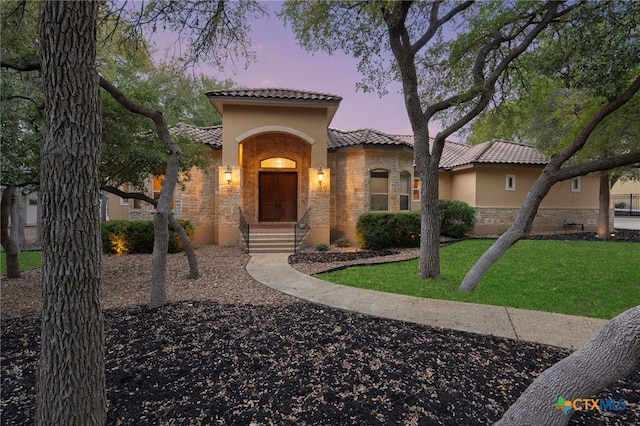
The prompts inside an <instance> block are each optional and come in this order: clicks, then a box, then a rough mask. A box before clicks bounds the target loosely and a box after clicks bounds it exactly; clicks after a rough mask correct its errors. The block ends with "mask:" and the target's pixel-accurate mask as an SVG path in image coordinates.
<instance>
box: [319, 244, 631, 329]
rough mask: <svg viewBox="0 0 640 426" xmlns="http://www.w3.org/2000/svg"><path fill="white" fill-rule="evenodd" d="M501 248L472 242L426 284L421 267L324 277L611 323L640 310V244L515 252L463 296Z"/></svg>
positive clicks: (446, 256)
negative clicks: (470, 275) (481, 262)
mask: <svg viewBox="0 0 640 426" xmlns="http://www.w3.org/2000/svg"><path fill="white" fill-rule="evenodd" d="M492 243H493V241H490V240H467V241H462V242H459V243H456V244H451V245H448V246H445V247H443V248H442V249H441V250H440V259H441V272H442V277H441V278H439V279H437V280H423V279H420V278H419V276H418V260H417V259H414V260H409V261H404V262H397V263H389V264H382V265H372V266H363V267H352V268H348V269H344V270H340V271H336V272H331V273H326V274H320V275H317V277H318V278H320V279H323V280H326V281H330V282H333V283H336V284H343V285H348V286H353V287H360V288H367V289H371V290H378V291H384V292H389V293H399V294H406V295H411V296H418V297H428V298H433V299H443V300H457V301H463V302H472V303H481V304H486V305H498V306H509V307H514V308H522V309H533V310H539V311H547V312H558V313H563V314H571V315H581V316H588V317H594V318H605V319H610V318H613V317H614V316H616V315H618V314H619V313H621V312H624V311H625V310H627V309H629V308H631V307H633V306H636V305H638V304H640V262H639V259H640V244H638V243H623V242H608V243H607V242H585V241H534V240H524V241H520V242H518V243H517V244H515V245H514V246H513V247H512V248H511V249H510V250H509V251H508V252H507V253H506V254H505V255H504V256H503V257H502V258H501V259H500V260H499V261H498V262H497V263H495V264H494V265H493V266H492V267H491V269H490V270H489V272H488V273H487V274H486V275H485V277H484V278H483V280H482V281H481V282H480V285H479V286H478V288H477V289H476V290H475V291H474V292H472V293H463V292H460V291H458V285H459V284H460V282H461V281H462V279H463V278H464V276H465V274H466V273H467V271H468V270H469V269H470V268H471V266H472V265H473V264H474V263H475V261H476V260H477V259H478V258H479V257H480V255H482V253H483V252H484V251H485V250H486V249H487V248H489V246H490V245H491V244H492Z"/></svg>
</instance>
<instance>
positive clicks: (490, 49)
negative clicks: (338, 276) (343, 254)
mask: <svg viewBox="0 0 640 426" xmlns="http://www.w3.org/2000/svg"><path fill="white" fill-rule="evenodd" d="M575 7H576V5H575V4H567V3H558V2H515V3H509V2H488V3H486V2H485V3H474V2H470V1H468V2H457V3H450V4H447V3H444V2H441V1H435V2H410V1H408V2H349V3H346V2H344V3H343V2H339V1H326V2H313V3H312V2H293V1H290V2H287V3H286V6H285V9H284V11H283V12H282V16H284V17H285V18H287V19H288V20H289V21H290V22H291V24H292V27H293V30H294V32H295V33H296V36H297V38H298V40H299V41H300V43H301V44H302V45H303V46H304V47H305V48H307V49H309V50H313V49H321V50H325V51H328V52H332V51H333V50H336V49H341V50H344V51H345V52H346V53H353V54H354V55H355V56H356V57H359V58H361V62H360V65H359V69H360V70H361V71H363V72H364V73H365V80H364V82H363V83H361V84H360V87H361V88H363V89H365V90H372V89H375V90H378V91H379V92H381V93H383V92H384V85H385V82H384V80H385V79H388V76H389V73H388V72H381V71H380V68H381V67H384V66H385V65H386V66H387V69H389V68H390V71H391V72H392V73H393V74H392V75H394V76H395V77H396V78H399V79H400V80H401V81H402V88H403V93H404V98H405V106H406V108H407V113H408V116H409V121H410V122H411V126H412V129H413V133H414V159H415V167H416V169H417V170H418V172H419V174H420V182H421V184H420V193H421V212H422V224H421V235H420V276H421V277H423V278H436V277H438V276H439V275H440V259H439V254H438V249H439V242H440V235H439V234H440V233H439V222H438V217H439V214H438V204H439V203H438V171H439V163H440V158H441V156H442V151H443V149H444V143H445V139H446V138H448V137H449V136H450V135H452V134H453V133H454V132H456V131H459V130H460V129H462V128H463V126H465V125H467V124H469V123H470V122H471V121H472V120H473V119H474V118H476V117H477V116H478V115H479V114H480V113H481V112H482V111H483V110H484V109H485V108H486V107H487V106H488V105H489V103H490V102H491V101H492V100H493V99H494V96H496V95H499V94H500V93H502V91H504V90H506V89H507V88H508V85H509V82H510V75H511V74H510V71H511V69H512V68H513V66H514V63H515V61H516V60H517V59H518V57H519V56H520V55H522V54H523V53H525V52H526V51H527V50H528V49H530V48H532V43H533V42H534V40H536V38H537V37H538V36H539V35H540V34H542V33H543V32H544V31H545V30H547V29H548V27H549V26H550V25H551V24H552V23H555V22H557V21H559V20H562V19H563V17H564V16H565V15H567V14H569V12H571V11H572V10H573V9H574V8H575ZM452 33H455V36H452V35H450V34H452ZM389 50H390V51H391V53H392V55H393V56H392V57H393V63H391V64H389V63H388V62H387V63H385V59H384V58H385V57H386V56H385V53H386V52H388V51H389ZM390 65H391V66H390ZM445 115H446V118H447V120H446V121H445V122H444V123H445V124H444V129H443V130H441V131H440V132H438V133H437V134H436V135H435V136H434V137H433V139H431V137H430V130H429V125H430V124H431V123H433V121H434V120H439V119H442V118H443V116H445Z"/></svg>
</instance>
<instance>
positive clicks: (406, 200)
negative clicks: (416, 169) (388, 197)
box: [400, 172, 411, 211]
mask: <svg viewBox="0 0 640 426" xmlns="http://www.w3.org/2000/svg"><path fill="white" fill-rule="evenodd" d="M410 194H411V174H410V173H409V172H402V173H400V211H406V210H411V204H410V199H411V198H410Z"/></svg>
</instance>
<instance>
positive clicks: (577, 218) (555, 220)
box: [474, 207, 613, 235]
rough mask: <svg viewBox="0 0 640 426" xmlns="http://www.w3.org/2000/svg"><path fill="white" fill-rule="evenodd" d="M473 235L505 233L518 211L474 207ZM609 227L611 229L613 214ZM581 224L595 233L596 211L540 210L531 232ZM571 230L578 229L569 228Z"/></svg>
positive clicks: (511, 208) (507, 208) (556, 229)
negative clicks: (474, 223) (566, 224)
mask: <svg viewBox="0 0 640 426" xmlns="http://www.w3.org/2000/svg"><path fill="white" fill-rule="evenodd" d="M475 209H476V226H475V229H474V234H476V235H492V234H496V233H501V232H503V231H505V230H506V229H507V228H508V227H509V226H511V225H512V224H513V222H514V221H515V217H516V214H517V213H518V211H519V210H520V209H519V208H513V207H476V208H475ZM610 217H611V219H610V226H611V228H613V213H611V216H610ZM565 220H566V221H567V222H577V223H583V224H584V229H585V231H587V230H588V231H597V229H598V209H571V208H558V209H556V208H540V209H538V213H537V214H536V217H535V219H534V221H533V232H546V231H559V230H562V229H563V224H564V221H565ZM570 229H571V230H576V229H579V228H576V227H571V228H570Z"/></svg>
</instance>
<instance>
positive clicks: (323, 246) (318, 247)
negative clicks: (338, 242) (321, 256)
mask: <svg viewBox="0 0 640 426" xmlns="http://www.w3.org/2000/svg"><path fill="white" fill-rule="evenodd" d="M327 250H329V246H328V245H326V244H325V243H318V244H316V251H327Z"/></svg>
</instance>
